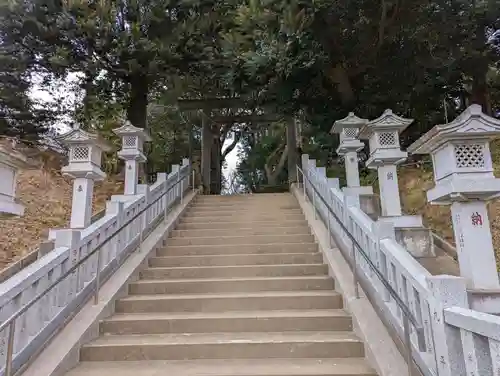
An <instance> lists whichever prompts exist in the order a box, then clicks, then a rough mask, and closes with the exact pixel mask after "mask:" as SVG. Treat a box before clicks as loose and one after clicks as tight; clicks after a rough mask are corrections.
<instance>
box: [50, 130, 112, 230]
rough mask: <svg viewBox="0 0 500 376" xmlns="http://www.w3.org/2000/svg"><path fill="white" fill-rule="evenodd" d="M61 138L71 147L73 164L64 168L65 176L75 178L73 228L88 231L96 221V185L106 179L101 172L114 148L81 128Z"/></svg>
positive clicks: (70, 158)
mask: <svg viewBox="0 0 500 376" xmlns="http://www.w3.org/2000/svg"><path fill="white" fill-rule="evenodd" d="M58 139H59V141H61V142H62V143H63V144H65V145H67V146H68V148H69V163H68V165H67V166H65V167H63V168H62V173H63V175H65V176H69V177H71V178H73V179H75V180H74V182H73V201H72V206H71V223H70V227H71V228H73V229H79V228H86V227H88V226H89V225H90V221H91V218H92V196H93V192H94V182H95V181H100V180H103V179H104V178H105V177H106V174H105V173H104V172H103V171H102V170H101V158H102V152H103V151H109V150H111V148H110V146H109V144H108V143H107V142H105V141H104V140H103V139H101V138H100V137H99V136H98V135H97V134H94V133H89V132H86V131H84V130H82V129H80V127H79V126H78V125H77V126H76V127H75V128H73V130H71V131H70V132H68V133H66V134H64V135H62V136H60V137H59V138H58Z"/></svg>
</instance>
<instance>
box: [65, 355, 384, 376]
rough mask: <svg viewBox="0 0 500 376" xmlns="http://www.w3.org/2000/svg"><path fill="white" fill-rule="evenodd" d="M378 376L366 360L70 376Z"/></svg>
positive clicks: (85, 369)
mask: <svg viewBox="0 0 500 376" xmlns="http://www.w3.org/2000/svg"><path fill="white" fill-rule="evenodd" d="M115 374H116V375H120V376H164V375H169V376H376V373H375V371H374V370H373V369H372V368H371V367H369V366H368V364H367V363H366V361H365V360H364V359H363V358H328V359H327V358H325V359H315V358H311V359H266V358H262V359H222V360H216V359H206V360H205V359H203V360H169V361H162V360H150V361H148V362H141V361H128V362H127V361H121V362H83V363H80V364H79V365H78V367H76V368H74V369H73V370H71V371H70V372H69V373H68V374H67V376H111V375H115Z"/></svg>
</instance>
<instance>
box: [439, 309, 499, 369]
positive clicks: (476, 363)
mask: <svg viewBox="0 0 500 376" xmlns="http://www.w3.org/2000/svg"><path fill="white" fill-rule="evenodd" d="M444 320H445V322H446V326H447V328H448V330H450V331H451V332H453V334H452V335H453V336H454V337H455V338H457V339H459V340H458V341H457V342H456V343H455V344H456V347H457V348H456V352H455V353H456V354H460V355H461V356H457V357H456V362H458V363H459V367H460V368H462V369H465V370H466V372H467V375H477V376H497V375H500V317H497V316H493V315H489V314H487V313H482V312H477V311H473V310H470V309H464V308H458V307H452V308H447V309H445V311H444Z"/></svg>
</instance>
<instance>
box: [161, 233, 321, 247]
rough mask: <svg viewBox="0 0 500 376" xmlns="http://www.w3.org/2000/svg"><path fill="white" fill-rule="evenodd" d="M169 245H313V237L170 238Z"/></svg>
mask: <svg viewBox="0 0 500 376" xmlns="http://www.w3.org/2000/svg"><path fill="white" fill-rule="evenodd" d="M167 242H168V244H169V245H219V244H272V243H313V242H314V236H312V235H255V236H208V237H198V238H169V239H168V240H167Z"/></svg>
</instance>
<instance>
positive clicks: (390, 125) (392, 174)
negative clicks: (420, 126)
mask: <svg viewBox="0 0 500 376" xmlns="http://www.w3.org/2000/svg"><path fill="white" fill-rule="evenodd" d="M412 122H413V119H405V118H402V117H400V116H398V115H396V114H394V113H393V112H392V110H385V111H384V113H383V114H382V115H381V116H380V117H378V118H377V119H375V120H372V121H370V122H369V123H368V124H366V125H365V126H364V127H363V128H362V129H361V130H360V132H359V138H360V139H366V140H369V143H370V157H369V158H368V160H367V161H366V167H368V168H370V169H376V170H377V173H378V181H379V186H380V205H381V212H382V213H381V219H385V218H387V219H389V220H390V221H391V222H393V223H394V227H396V228H412V227H413V228H415V227H416V228H420V227H423V224H422V217H421V216H417V215H402V210H401V199H400V197H399V185H398V172H397V167H396V166H397V165H398V164H400V163H402V162H404V161H405V160H406V158H407V157H408V153H406V152H404V151H402V150H401V148H400V145H399V135H400V133H401V132H402V131H404V130H405V129H406V128H407V127H408V126H409V125H410V124H411V123H412Z"/></svg>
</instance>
